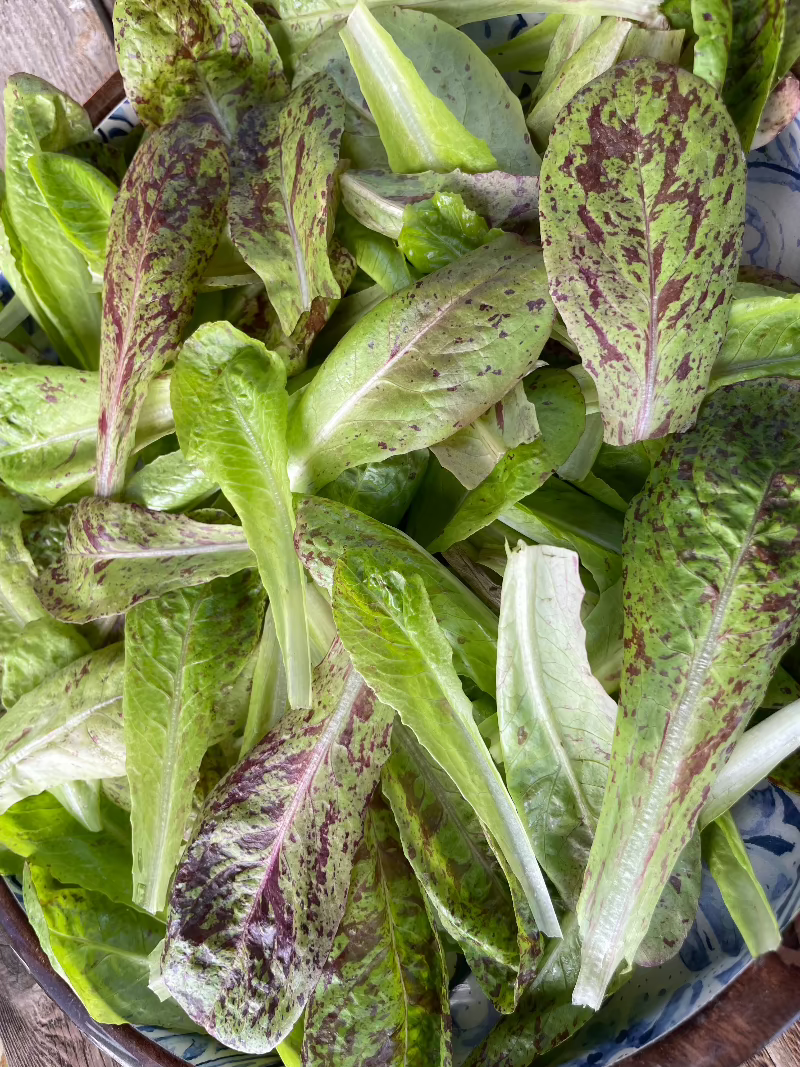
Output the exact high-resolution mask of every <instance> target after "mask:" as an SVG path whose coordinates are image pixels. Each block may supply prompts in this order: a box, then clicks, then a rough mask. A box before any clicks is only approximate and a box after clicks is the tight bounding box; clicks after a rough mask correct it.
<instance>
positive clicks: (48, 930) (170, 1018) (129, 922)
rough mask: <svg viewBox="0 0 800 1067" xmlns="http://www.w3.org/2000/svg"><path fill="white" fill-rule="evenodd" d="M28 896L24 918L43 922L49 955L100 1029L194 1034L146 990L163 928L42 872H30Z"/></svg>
mask: <svg viewBox="0 0 800 1067" xmlns="http://www.w3.org/2000/svg"><path fill="white" fill-rule="evenodd" d="M23 890H24V898H25V904H26V910H35V911H36V912H37V913H38V915H39V917H40V920H41V929H40V930H38V931H37V932H38V933H39V937H40V939H42V936H43V934H44V936H46V938H47V940H46V942H45V945H46V948H45V951H46V952H47V953H48V955H49V956H51V959H55V960H56V961H57V963H58V967H59V968H60V973H61V974H62V975H63V976H64V977H65V978H66V980H67V981H68V982H69V984H70V985H71V986H72V988H73V989H74V990H75V992H76V993H77V994H78V996H79V997H80V998H81V1001H82V1002H83V1004H84V1006H85V1007H86V1009H87V1011H88V1012H89V1014H90V1015H91V1016H92V1018H93V1019H94V1020H95V1021H96V1022H100V1023H126V1022H130V1023H133V1024H138V1025H140V1026H164V1027H167V1028H168V1029H171V1030H177V1031H178V1032H179V1033H180V1032H183V1033H187V1032H190V1031H192V1030H193V1029H194V1028H193V1026H192V1024H191V1022H190V1021H189V1020H188V1019H187V1018H186V1016H185V1015H184V1013H183V1012H182V1011H181V1010H180V1008H179V1007H178V1006H177V1005H176V1004H175V1002H174V1001H173V1000H168V1001H166V1002H164V1003H162V1002H161V1001H160V1000H159V999H158V997H157V996H156V995H155V993H153V992H151V990H150V988H149V984H148V983H149V980H150V964H149V959H148V957H149V955H150V953H151V952H152V951H153V949H154V948H155V947H156V945H157V944H158V942H159V941H160V940H161V939H162V938H163V937H164V924H163V922H160V921H159V920H158V919H154V918H153V917H152V916H151V915H145V914H143V913H142V912H140V911H135V910H134V909H133V908H130V907H125V905H123V904H117V903H115V902H114V901H112V900H109V899H108V897H107V896H105V895H104V894H102V893H97V892H92V891H91V890H87V889H67V888H64V887H63V886H60V885H59V884H58V883H57V882H54V881H53V880H52V879H51V878H49V877H48V875H47V872H46V871H44V870H42V868H40V867H34V866H28V867H26V870H25V878H24V882H23ZM31 906H32V907H31ZM43 947H45V946H44V945H43Z"/></svg>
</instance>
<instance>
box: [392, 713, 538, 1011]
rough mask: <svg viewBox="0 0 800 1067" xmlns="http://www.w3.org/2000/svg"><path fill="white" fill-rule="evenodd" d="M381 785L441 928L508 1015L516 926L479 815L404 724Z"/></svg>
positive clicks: (399, 725) (394, 736)
mask: <svg viewBox="0 0 800 1067" xmlns="http://www.w3.org/2000/svg"><path fill="white" fill-rule="evenodd" d="M381 784H382V788H383V795H384V796H385V797H386V799H387V800H388V802H389V804H390V805H391V808H392V812H393V813H394V817H395V819H396V820H397V825H398V828H399V831H400V838H401V840H402V842H403V850H404V851H405V854H406V856H407V857H408V860H409V862H410V864H411V866H412V867H413V868H414V873H415V874H416V876H417V878H418V880H419V882H420V885H421V886H422V889H423V890H424V892H425V894H426V896H427V898H428V900H429V901H430V904H431V907H432V908H433V909H434V912H435V914H436V916H437V918H438V920H439V922H440V923H441V924H442V926H443V927H444V929H445V930H446V931H447V933H448V934H450V936H451V937H453V938H455V940H456V941H457V942H458V943H459V945H460V947H461V949H462V951H463V952H464V955H465V957H466V960H467V963H468V964H469V967H470V970H471V971H472V973H473V974H474V975H475V977H476V978H477V980H478V982H479V983H480V985H481V988H482V989H483V990H484V992H485V993H486V995H487V996H488V997H489V998H490V999H491V1001H492V1003H493V1004H494V1005H495V1007H497V1008H498V1010H500V1011H503V1012H509V1011H512V1010H513V1008H514V1005H515V983H516V981H517V976H518V971H519V961H520V955H519V946H518V944H517V939H516V925H517V921H516V916H515V914H514V907H513V902H512V899H511V892H510V890H509V886H508V882H507V881H506V878H505V876H504V874H503V869H502V867H501V866H500V864H499V863H498V860H497V857H496V856H495V854H494V852H493V851H492V849H491V847H490V846H489V843H488V842H487V840H486V835H485V834H484V832H483V829H482V828H481V824H480V821H479V820H478V817H477V816H476V814H475V812H474V811H473V810H472V808H471V807H470V805H469V804H468V803H467V801H466V800H464V798H463V796H462V795H461V793H460V792H459V791H458V789H457V787H456V786H455V784H454V782H453V781H452V779H451V778H450V777H449V776H448V775H447V774H445V772H444V771H443V770H442V769H441V767H440V766H439V765H438V764H437V763H436V762H435V761H434V760H433V759H432V758H431V757H430V756H429V755H428V753H427V752H426V751H425V749H424V748H423V747H422V746H421V745H420V744H419V742H418V741H417V740H416V738H415V737H414V735H413V733H412V732H411V731H410V730H409V729H407V728H406V727H405V726H403V725H402V723H395V725H394V728H393V730H392V755H391V757H390V758H389V760H388V761H387V763H386V765H385V766H384V768H383V773H382V775H381Z"/></svg>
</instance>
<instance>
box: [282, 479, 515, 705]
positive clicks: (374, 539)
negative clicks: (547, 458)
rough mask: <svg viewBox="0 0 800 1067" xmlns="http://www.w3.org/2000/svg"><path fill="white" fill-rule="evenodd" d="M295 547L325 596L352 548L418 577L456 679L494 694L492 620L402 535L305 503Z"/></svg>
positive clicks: (328, 506)
mask: <svg viewBox="0 0 800 1067" xmlns="http://www.w3.org/2000/svg"><path fill="white" fill-rule="evenodd" d="M295 543H296V545H297V552H298V555H299V556H300V558H301V559H302V561H303V563H304V564H305V566H306V567H307V569H308V571H309V573H310V574H311V576H312V577H313V579H314V581H315V582H317V583H318V584H319V585H320V586H322V587H323V588H324V589H326V590H327V591H328V593H332V592H333V575H334V568H335V567H336V564H337V563H338V562H339V560H340V559H341V558H342V557H343V556H344V554H345V552H348V551H351V550H353V549H358V548H368V549H370V551H371V552H372V555H373V558H374V559H375V560H376V561H380V562H381V564H382V565H383V566H385V568H386V569H387V570H393V571H397V572H399V573H400V574H403V575H405V576H406V577H407V578H409V579H410V578H411V577H412V576H413V575H415V574H417V575H419V576H420V577H421V579H422V581H423V582H424V583H425V588H426V590H427V593H428V597H429V598H430V602H431V607H432V608H433V613H434V615H435V616H436V621H437V622H438V624H439V626H441V628H442V630H443V632H444V635H445V637H446V638H447V640H448V641H449V642H450V647H451V648H452V650H453V656H454V661H455V664H456V667H457V669H458V672H459V674H463V675H465V676H466V677H468V678H472V680H473V681H474V682H475V684H476V685H478V686H479V687H480V688H481V689H482V690H483V691H484V692H486V693H490V694H492V693H494V690H495V663H496V646H497V616H496V615H495V614H494V612H492V611H491V609H490V608H487V607H486V605H485V604H483V603H481V601H480V600H479V599H478V598H477V597H476V596H475V594H474V593H472V592H471V591H470V590H469V589H467V587H466V586H465V585H463V584H462V583H461V582H460V581H459V580H458V578H456V576H455V575H454V574H453V572H452V571H451V570H448V568H447V567H444V566H442V564H441V563H439V561H438V560H436V559H434V558H433V556H431V555H429V554H428V553H427V552H426V551H425V549H424V548H421V547H420V545H418V544H417V543H416V541H412V539H411V538H410V537H409V536H408V535H407V534H404V533H403V532H402V531H400V530H395V529H393V528H392V527H390V526H384V525H383V524H382V523H380V522H377V521H376V520H375V519H371V518H369V517H368V516H367V515H364V514H362V513H361V512H358V511H353V510H351V509H350V508H347V507H345V506H344V505H343V504H338V503H334V502H333V501H328V500H321V499H320V498H319V497H306V498H305V499H302V500H300V501H299V502H298V506H297V531H296V534H295Z"/></svg>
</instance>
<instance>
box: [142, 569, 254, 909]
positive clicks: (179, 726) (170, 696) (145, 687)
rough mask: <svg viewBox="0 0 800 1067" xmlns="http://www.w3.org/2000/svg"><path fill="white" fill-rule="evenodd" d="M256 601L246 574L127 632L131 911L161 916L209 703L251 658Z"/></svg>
mask: <svg viewBox="0 0 800 1067" xmlns="http://www.w3.org/2000/svg"><path fill="white" fill-rule="evenodd" d="M262 611H263V592H262V591H261V589H260V585H259V583H258V581H257V579H256V578H255V576H254V575H253V574H251V573H245V574H242V575H234V576H233V577H230V578H218V579H217V580H216V581H214V582H210V583H209V584H207V585H201V586H199V587H197V588H195V589H184V590H180V591H177V590H176V591H175V592H172V593H167V595H166V596H163V597H160V598H159V599H158V600H150V601H148V602H147V603H145V604H139V605H137V606H136V607H134V608H132V609H131V610H130V612H129V613H128V617H127V619H126V625H125V637H126V640H125V697H124V704H123V715H124V723H125V746H126V752H127V756H126V763H125V767H126V773H127V775H128V781H129V782H130V786H131V802H132V809H131V825H132V829H133V854H134V857H135V862H134V867H133V901H134V903H135V904H137V905H138V906H139V907H141V908H144V910H145V911H149V912H150V913H151V914H154V915H156V914H158V913H159V912H161V911H163V909H164V907H165V905H166V903H167V896H168V891H169V886H170V882H171V879H172V875H173V872H174V870H175V867H176V866H177V863H178V859H179V857H180V854H181V852H182V850H183V845H184V834H185V831H186V829H187V824H188V822H189V816H190V814H191V806H192V796H193V794H194V790H195V786H196V784H197V779H198V775H199V771H200V762H201V760H202V758H203V756H204V755H205V753H206V750H207V749H208V748H209V746H210V736H211V729H212V718H211V717H212V709H213V704H214V699H215V697H216V695H217V693H218V692H219V690H220V689H222V688H223V687H224V686H226V685H229V684H231V683H232V682H233V681H234V680H235V679H236V677H237V676H238V675H239V673H240V672H241V670H242V668H243V666H244V662H245V660H246V659H247V657H248V656H249V654H250V653H251V652H252V651H253V649H254V648H255V643H256V640H257V635H258V627H259V625H260V622H261V613H262Z"/></svg>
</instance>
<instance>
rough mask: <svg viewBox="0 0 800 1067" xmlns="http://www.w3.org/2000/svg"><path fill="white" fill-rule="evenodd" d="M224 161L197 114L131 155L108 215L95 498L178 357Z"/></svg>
mask: <svg viewBox="0 0 800 1067" xmlns="http://www.w3.org/2000/svg"><path fill="white" fill-rule="evenodd" d="M227 195H228V160H227V153H226V151H225V146H224V143H223V140H222V136H221V134H220V132H219V127H218V126H217V124H216V122H215V121H214V120H213V119H211V118H210V117H209V116H207V115H204V114H203V113H201V112H193V113H191V114H187V115H185V116H184V117H182V118H178V119H175V120H173V121H172V122H170V123H168V124H167V125H166V126H163V127H162V128H161V129H160V130H157V131H156V132H155V133H153V134H152V135H151V136H150V137H149V138H148V139H147V141H145V142H144V144H143V145H142V146H141V147H140V149H139V150H138V152H137V153H136V155H135V157H134V159H133V162H132V163H131V166H130V168H129V169H128V172H127V174H126V175H125V180H124V181H123V183H122V188H121V189H120V192H119V195H118V196H117V199H116V201H115V203H114V209H113V211H112V213H111V228H110V230H109V235H108V257H107V261H106V274H105V290H104V300H103V334H102V343H101V351H100V419H99V423H98V436H97V471H96V476H95V487H96V492H97V495H98V496H116V495H117V494H118V493H119V492H120V491H121V490H122V487H123V485H124V484H125V475H126V471H125V467H126V463H127V461H128V457H129V456H130V454H131V451H132V449H133V435H134V431H135V429H136V422H137V418H138V416H139V412H140V409H141V406H142V403H143V402H144V398H145V395H146V393H147V387H148V385H149V383H150V381H151V379H152V378H153V377H155V375H156V374H158V373H159V371H161V370H162V369H163V367H164V365H165V363H167V361H168V360H170V359H174V358H175V356H176V355H177V348H178V345H179V343H180V340H181V336H182V334H183V331H184V330H185V328H186V327H187V326H188V324H189V320H190V319H191V316H192V311H193V308H194V301H195V296H196V293H197V289H198V287H199V285H200V280H201V278H202V276H203V273H204V271H205V268H206V265H207V263H208V261H209V260H210V258H211V254H212V253H213V251H214V249H215V247H216V245H217V242H218V240H219V235H220V232H221V229H222V224H223V220H224V211H225V201H226V198H227Z"/></svg>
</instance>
